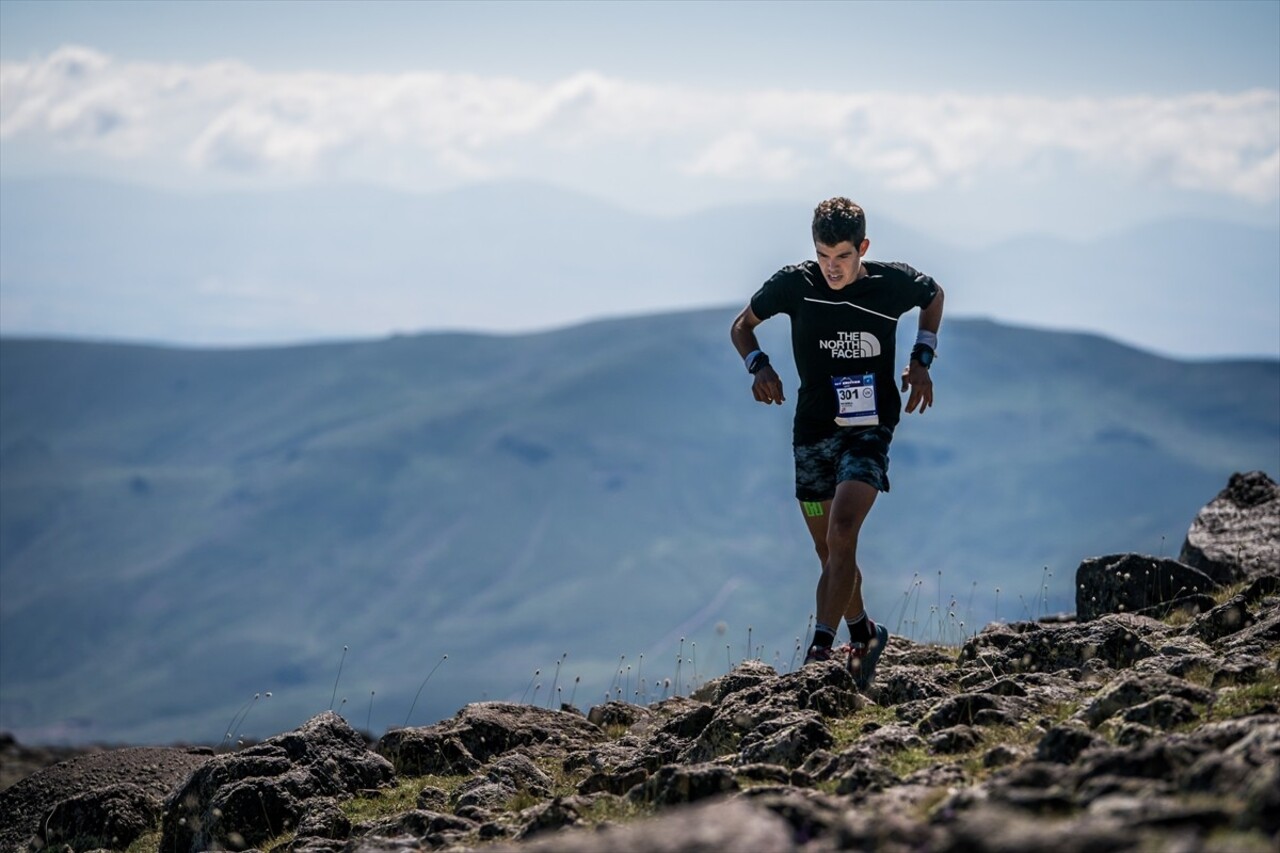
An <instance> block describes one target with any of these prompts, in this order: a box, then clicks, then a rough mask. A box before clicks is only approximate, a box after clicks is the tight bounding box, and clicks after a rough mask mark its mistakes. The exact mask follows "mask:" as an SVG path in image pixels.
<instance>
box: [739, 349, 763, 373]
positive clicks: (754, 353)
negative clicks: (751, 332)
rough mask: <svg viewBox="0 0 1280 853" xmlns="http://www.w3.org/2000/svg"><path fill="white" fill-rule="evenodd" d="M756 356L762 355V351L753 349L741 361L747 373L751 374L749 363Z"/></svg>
mask: <svg viewBox="0 0 1280 853" xmlns="http://www.w3.org/2000/svg"><path fill="white" fill-rule="evenodd" d="M758 355H763V351H761V350H758V349H753V350H752V351H751V352H749V353H747V357H746V358H744V359H743V360H742V366H743V367H745V368H746V369H747V372H748V373H750V372H751V362H752V361H753V360H754V359H755V357H756V356H758Z"/></svg>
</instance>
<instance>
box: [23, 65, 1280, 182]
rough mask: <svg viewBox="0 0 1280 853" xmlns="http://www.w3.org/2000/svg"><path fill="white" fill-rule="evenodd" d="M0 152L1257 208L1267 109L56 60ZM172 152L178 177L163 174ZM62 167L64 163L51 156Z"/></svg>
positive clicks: (1271, 166) (1144, 100)
mask: <svg viewBox="0 0 1280 853" xmlns="http://www.w3.org/2000/svg"><path fill="white" fill-rule="evenodd" d="M0 140H3V141H5V142H6V143H12V142H15V141H18V140H30V141H34V142H36V143H38V144H45V143H48V144H49V145H51V146H52V147H53V148H54V149H55V150H60V151H62V152H64V153H65V152H71V154H72V155H74V153H75V152H93V153H97V154H102V155H105V156H107V157H112V158H118V159H121V160H132V161H138V162H143V161H146V160H148V159H149V158H156V159H160V158H164V157H166V156H167V157H169V158H170V159H175V160H176V162H177V163H179V164H180V167H182V168H186V169H189V170H191V171H192V172H193V173H195V174H199V175H205V176H209V175H212V176H217V175H222V174H226V175H243V174H250V175H263V176H272V177H278V178H284V179H290V180H296V181H304V180H310V179H314V178H327V177H343V178H362V179H366V180H370V181H373V182H379V183H397V184H404V183H410V184H412V183H420V184H429V183H431V182H432V181H436V182H439V181H447V180H449V179H454V180H458V179H470V178H475V177H483V176H495V175H512V176H520V177H533V178H556V177H562V178H572V177H581V175H583V174H588V173H589V174H590V175H592V176H594V178H598V179H602V180H603V179H608V178H609V177H610V176H618V175H622V174H623V173H625V176H626V178H627V179H629V180H635V181H646V180H654V179H656V178H658V177H668V178H669V177H672V176H683V179H684V180H692V181H697V180H700V179H705V178H716V179H720V180H725V179H728V180H735V181H744V182H785V181H790V180H793V179H794V178H795V177H796V176H798V175H802V174H818V175H821V174H823V173H825V172H829V171H831V170H838V171H839V172H841V173H847V172H849V171H850V170H853V171H856V172H863V173H866V174H869V175H874V176H876V177H878V178H879V179H880V180H882V181H883V182H884V183H885V185H886V186H889V187H892V188H895V189H898V190H901V191H912V192H924V191H929V190H933V189H938V188H949V187H969V186H974V185H979V184H980V183H981V182H982V181H983V180H984V179H987V178H993V177H994V178H1000V177H1003V178H1005V179H1007V178H1008V177H1009V176H1010V175H1011V174H1012V175H1017V176H1022V175H1026V176H1030V177H1031V178H1033V179H1043V178H1060V179H1066V180H1077V179H1081V178H1083V179H1088V180H1096V181H1112V180H1116V179H1121V180H1128V181H1132V182H1134V183H1136V184H1137V185H1140V186H1144V185H1145V186H1151V187H1157V188H1182V189H1193V190H1200V191H1205V192H1209V193H1216V194H1219V195H1222V196H1225V197H1232V198H1239V199H1246V200H1251V201H1260V202H1270V201H1274V200H1275V199H1276V198H1277V196H1278V195H1280V91H1277V90H1256V91H1248V92H1240V93H1226V94H1220V93H1191V94H1185V95H1178V96H1169V97H1156V96H1148V97H1125V98H1097V97H1088V98H1083V97H1081V98H1050V97H1027V96H1018V97H1011V96H999V95H992V96H973V95H949V94H936V95H919V94H890V93H857V94H847V93H841V92H823V91H782V90H765V91H728V92H725V91H712V90H707V89H690V88H682V87H674V86H667V87H662V86H651V85H640V84H636V83H632V82H628V81H625V80H618V79H613V78H608V77H604V76H601V75H599V74H595V73H590V72H584V73H581V74H577V75H573V76H571V77H569V78H566V79H563V80H560V81H557V82H553V83H550V84H539V83H532V82H528V81H522V80H518V79H513V78H508V77H484V76H477V75H465V74H442V73H433V72H414V73H405V74H399V75H373V74H368V75H354V74H336V73H320V72H308V73H269V72H264V71H259V70H256V69H254V68H251V67H248V66H245V65H242V64H239V63H231V62H223V63H213V64H208V65H200V66H189V65H171V64H170V65H163V64H154V63H142V62H130V61H122V60H117V59H114V58H111V57H108V56H104V55H102V54H100V53H97V52H95V51H92V50H89V49H86V48H79V47H65V48H62V49H60V50H58V51H56V52H54V53H52V54H50V55H49V56H47V57H44V58H43V59H40V60H36V61H30V62H7V63H3V64H0ZM174 152H180V153H181V155H182V156H181V157H180V158H173V157H172V155H173V153H174ZM68 156H69V155H68Z"/></svg>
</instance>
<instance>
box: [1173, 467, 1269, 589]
mask: <svg viewBox="0 0 1280 853" xmlns="http://www.w3.org/2000/svg"><path fill="white" fill-rule="evenodd" d="M1178 559H1179V560H1181V561H1182V562H1184V563H1186V564H1187V565H1189V566H1193V567H1195V568H1197V569H1199V570H1200V571H1202V572H1204V573H1205V574H1207V575H1209V576H1210V577H1212V578H1214V579H1215V580H1217V581H1219V582H1220V583H1223V584H1230V583H1235V582H1237V581H1242V580H1252V579H1253V578H1256V577H1260V576H1262V575H1266V574H1275V573H1276V570H1277V568H1280V485H1276V483H1275V481H1273V480H1272V479H1271V478H1270V477H1268V476H1267V475H1266V474H1265V473H1263V472H1262V471H1250V472H1249V473H1247V474H1232V475H1231V479H1230V480H1229V481H1228V482H1227V487H1226V488H1225V489H1223V490H1222V491H1221V492H1219V493H1218V496H1217V497H1216V498H1214V499H1213V500H1212V501H1210V502H1209V504H1208V505H1207V506H1205V507H1204V509H1202V510H1200V512H1199V513H1198V514H1197V515H1196V517H1195V520H1194V521H1193V522H1192V523H1191V529H1190V530H1188V531H1187V540H1186V542H1185V543H1183V545H1182V553H1181V554H1180V555H1179V557H1178Z"/></svg>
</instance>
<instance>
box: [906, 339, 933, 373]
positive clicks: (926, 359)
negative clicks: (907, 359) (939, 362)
mask: <svg viewBox="0 0 1280 853" xmlns="http://www.w3.org/2000/svg"><path fill="white" fill-rule="evenodd" d="M933 355H934V353H933V347H931V346H929V345H928V344H916V345H915V346H914V347H912V348H911V360H912V361H918V362H920V364H921V365H922V366H924V367H925V368H928V367H929V365H931V364H933Z"/></svg>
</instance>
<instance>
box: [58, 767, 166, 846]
mask: <svg viewBox="0 0 1280 853" xmlns="http://www.w3.org/2000/svg"><path fill="white" fill-rule="evenodd" d="M159 815H160V801H159V799H158V798H156V797H155V796H154V795H153V794H151V793H149V792H148V791H147V790H146V789H145V788H142V787H141V786H138V785H134V784H132V783H129V782H121V783H120V784H117V785H108V786H106V787H104V788H97V789H95V790H92V791H85V792H84V793H83V794H77V795H76V796H74V797H68V798H67V799H65V800H63V801H62V802H60V803H58V804H57V805H56V806H54V807H53V810H52V811H50V812H49V814H48V815H47V816H46V817H45V819H44V820H43V821H42V823H41V828H40V829H41V831H40V837H41V838H42V839H43V840H44V842H45V843H46V844H50V845H52V844H66V845H68V846H70V847H74V848H80V849H83V848H86V847H106V848H108V849H111V850H123V849H125V848H126V847H128V846H129V845H130V844H132V843H133V842H134V840H135V839H137V838H138V837H139V836H140V835H142V834H143V833H144V832H146V831H147V830H149V829H150V828H151V827H152V826H154V825H155V822H156V818H157V817H159Z"/></svg>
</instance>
